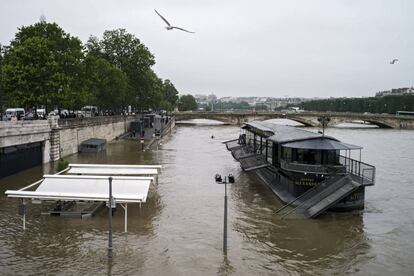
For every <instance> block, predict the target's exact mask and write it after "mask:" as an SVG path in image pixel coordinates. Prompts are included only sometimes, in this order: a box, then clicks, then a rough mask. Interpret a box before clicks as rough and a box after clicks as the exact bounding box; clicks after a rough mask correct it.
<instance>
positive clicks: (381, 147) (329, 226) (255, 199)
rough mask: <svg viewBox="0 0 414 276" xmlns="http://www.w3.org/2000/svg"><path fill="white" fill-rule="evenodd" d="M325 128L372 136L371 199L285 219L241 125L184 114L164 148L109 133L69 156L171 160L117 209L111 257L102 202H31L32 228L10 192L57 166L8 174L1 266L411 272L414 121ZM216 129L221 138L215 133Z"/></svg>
mask: <svg viewBox="0 0 414 276" xmlns="http://www.w3.org/2000/svg"><path fill="white" fill-rule="evenodd" d="M326 133H327V134H328V135H331V136H334V137H336V138H339V139H340V140H342V141H344V142H348V143H352V144H357V145H361V146H363V147H364V150H363V154H362V159H363V160H364V161H365V162H367V163H370V164H374V165H375V166H376V167H377V183H376V185H375V186H373V187H368V188H367V190H366V208H365V210H363V211H357V212H352V213H327V214H326V215H323V216H322V217H320V218H318V219H285V220H281V219H280V218H279V217H278V216H277V215H276V214H275V211H276V210H277V209H278V208H279V207H280V206H282V204H281V203H280V202H279V201H278V199H277V198H276V197H275V196H274V195H273V194H272V193H271V192H270V191H269V190H268V189H267V188H266V186H265V185H264V184H263V183H262V182H260V181H259V180H258V179H257V178H256V177H255V176H254V175H253V174H248V173H245V172H243V171H242V170H241V168H240V166H239V163H237V162H236V161H234V160H233V158H232V156H231V154H230V153H229V152H228V151H227V150H226V148H225V146H224V145H223V144H222V142H223V141H226V140H229V139H234V138H236V137H237V136H238V134H239V129H238V128H237V127H233V126H222V125H180V126H177V128H176V129H175V130H174V131H173V134H172V135H170V136H168V137H166V138H164V140H163V141H162V145H161V146H160V147H159V149H158V150H155V149H154V150H152V151H147V152H144V153H142V152H141V151H140V145H139V144H138V143H137V142H135V141H126V140H119V141H113V142H110V143H109V144H108V148H107V150H106V151H105V152H103V153H98V154H75V155H72V156H69V157H68V158H66V159H67V160H68V161H69V162H72V163H113V164H162V165H163V170H162V174H161V175H160V178H159V184H158V185H156V186H154V187H152V188H151V189H150V194H149V198H148V200H147V203H145V204H143V205H142V208H141V209H140V208H139V206H134V205H131V206H129V208H128V232H127V233H124V232H123V230H124V213H123V210H122V208H118V210H117V211H116V212H115V215H114V220H113V221H114V258H113V260H112V262H108V260H107V257H106V256H107V255H106V254H107V252H106V247H107V235H108V226H107V225H108V223H107V214H106V212H105V210H102V211H100V212H99V213H98V214H97V215H96V216H95V217H93V218H91V219H84V220H81V219H77V218H63V217H50V216H45V215H41V214H40V212H41V210H42V207H41V206H40V205H35V204H29V206H28V215H27V224H26V226H27V229H26V230H25V231H23V230H22V220H21V217H19V216H18V215H17V206H18V202H17V200H16V199H8V198H6V197H5V195H4V191H5V190H7V189H18V188H21V187H23V186H25V185H27V184H29V183H32V182H34V181H36V180H38V179H39V178H40V177H41V176H42V174H43V173H47V172H50V171H51V172H53V167H52V166H51V165H46V166H43V167H36V168H33V169H30V170H27V171H24V172H21V173H18V174H16V175H13V176H10V177H7V178H3V179H0V223H1V228H0V273H1V274H3V275H27V274H34V275H44V274H77V275H93V274H98V275H101V274H108V275H111V274H113V275H138V274H140V275H215V274H220V275H222V274H223V275H225V274H234V275H279V274H282V275H315V274H316V275H319V274H324V275H332V274H348V273H349V274H357V275H390V274H395V275H412V274H413V273H414V263H413V260H414V183H413V179H414V166H413V164H414V131H404V130H383V129H340V128H330V129H328V130H327V131H326ZM212 135H214V139H212V138H211V136H212ZM216 173H220V174H222V175H227V174H229V173H232V174H233V175H234V176H235V178H236V183H235V184H232V185H230V186H228V195H229V223H228V228H229V239H228V246H229V249H228V254H227V257H224V256H223V253H222V232H223V196H224V186H223V185H219V184H216V183H215V181H214V175H215V174H216Z"/></svg>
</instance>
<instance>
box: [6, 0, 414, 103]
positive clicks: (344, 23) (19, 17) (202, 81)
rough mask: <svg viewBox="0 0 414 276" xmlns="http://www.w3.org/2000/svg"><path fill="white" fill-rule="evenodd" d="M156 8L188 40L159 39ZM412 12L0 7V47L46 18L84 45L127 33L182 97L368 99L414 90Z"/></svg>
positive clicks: (211, 5)
mask: <svg viewBox="0 0 414 276" xmlns="http://www.w3.org/2000/svg"><path fill="white" fill-rule="evenodd" d="M154 8H156V9H157V10H158V11H159V12H161V13H162V14H163V15H165V16H166V17H167V18H168V19H169V20H171V21H172V22H174V23H176V24H177V25H179V26H186V27H188V28H189V29H191V30H194V31H195V32H196V33H195V34H188V33H184V32H177V31H166V30H165V29H164V25H163V22H162V21H161V20H160V18H159V17H158V16H157V15H156V14H155V12H154ZM413 8H414V3H413V2H410V1H393V2H390V1H363V2H346V3H344V2H341V1H329V2H327V1H312V2H309V1H290V2H289V3H286V2H274V1H262V2H261V5H257V4H255V5H253V4H251V3H249V2H248V1H229V2H226V3H224V2H221V1H205V2H204V1H203V2H197V3H196V4H195V3H193V2H190V1H169V2H168V3H165V2H162V1H141V2H140V3H137V2H134V1H124V2H123V3H122V5H120V4H118V3H113V2H110V1H100V2H95V1H86V2H85V1H82V2H80V1H79V2H78V3H76V1H75V2H55V1H50V0H43V1H37V2H29V1H13V2H10V3H3V4H2V9H1V11H0V43H1V44H3V45H8V44H9V43H10V40H12V39H13V38H14V34H15V33H16V32H17V28H19V27H21V26H22V25H30V24H33V23H35V22H38V21H39V18H40V17H41V15H44V16H45V18H46V20H47V21H48V22H56V23H57V24H59V25H60V26H61V27H62V28H63V29H64V30H65V31H66V32H68V33H70V34H71V35H73V36H76V37H79V38H80V39H81V40H82V41H83V42H84V43H85V42H86V41H87V39H88V37H89V36H90V35H94V36H97V37H100V36H102V33H103V32H104V31H105V30H111V29H116V28H125V29H126V30H127V31H128V32H130V33H132V34H134V35H135V36H136V37H138V38H139V39H140V40H141V41H142V42H143V43H144V44H145V45H146V46H147V47H148V48H149V50H150V51H151V52H152V53H153V54H154V55H155V57H156V62H157V63H156V65H155V66H154V70H155V71H156V72H157V74H159V76H160V77H162V78H164V79H170V80H171V81H172V82H173V83H174V85H175V86H176V87H177V89H178V90H179V91H180V93H181V94H210V93H214V94H216V95H217V96H218V97H232V96H233V97H235V96H236V97H247V96H253V95H254V96H257V97H275V98H283V97H304V98H313V97H320V98H326V97H366V96H374V95H375V93H376V92H378V91H384V90H390V89H392V88H398V87H411V86H412V85H413V78H412V72H413V71H414V60H413V57H412V55H411V49H412V48H413V47H414V38H413V37H412V35H411V29H412V28H411V27H412V26H414V18H413V17H412V16H411V15H410V10H412V9H413ZM394 58H397V59H398V62H396V63H395V64H390V61H391V60H393V59H394Z"/></svg>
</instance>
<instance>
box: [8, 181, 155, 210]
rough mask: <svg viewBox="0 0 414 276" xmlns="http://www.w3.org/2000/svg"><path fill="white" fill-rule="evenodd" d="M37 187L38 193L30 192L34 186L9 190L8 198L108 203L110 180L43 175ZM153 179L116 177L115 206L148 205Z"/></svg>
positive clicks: (114, 186)
mask: <svg viewBox="0 0 414 276" xmlns="http://www.w3.org/2000/svg"><path fill="white" fill-rule="evenodd" d="M43 177H44V178H43V180H40V181H38V182H36V183H34V184H36V185H37V184H38V185H39V186H38V187H37V189H36V190H35V191H27V189H29V188H30V187H32V186H34V184H32V185H29V186H27V187H25V188H23V189H21V190H18V191H14V190H7V191H6V195H7V196H8V197H17V198H32V199H39V200H67V201H72V200H73V201H80V200H85V201H108V197H109V176H85V175H44V176H43ZM153 180H154V178H153V177H131V176H113V177H112V195H113V198H114V199H115V202H116V203H139V202H145V201H146V199H147V195H148V190H149V186H150V184H151V181H153Z"/></svg>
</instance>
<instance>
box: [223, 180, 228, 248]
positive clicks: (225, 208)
mask: <svg viewBox="0 0 414 276" xmlns="http://www.w3.org/2000/svg"><path fill="white" fill-rule="evenodd" d="M223 253H224V254H225V255H227V181H226V180H225V182H224V227H223Z"/></svg>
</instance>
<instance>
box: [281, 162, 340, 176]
mask: <svg viewBox="0 0 414 276" xmlns="http://www.w3.org/2000/svg"><path fill="white" fill-rule="evenodd" d="M280 168H281V169H283V170H287V171H294V172H302V173H317V174H341V173H346V168H345V166H343V165H342V164H341V165H327V164H304V163H297V162H288V161H286V160H283V159H281V160H280Z"/></svg>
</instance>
